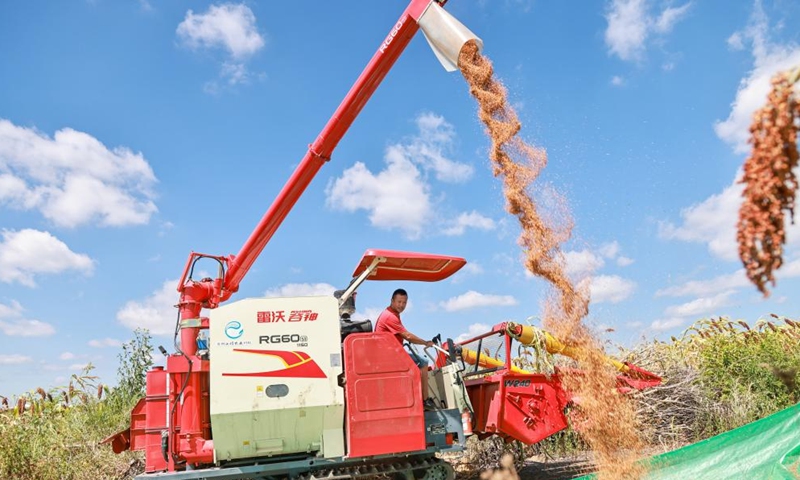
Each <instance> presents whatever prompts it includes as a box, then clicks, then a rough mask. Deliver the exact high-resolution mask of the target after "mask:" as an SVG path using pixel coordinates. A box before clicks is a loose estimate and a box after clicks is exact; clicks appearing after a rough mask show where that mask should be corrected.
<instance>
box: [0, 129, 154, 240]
mask: <svg viewBox="0 0 800 480" xmlns="http://www.w3.org/2000/svg"><path fill="white" fill-rule="evenodd" d="M155 183H156V178H155V175H154V174H153V170H152V169H151V168H150V165H149V164H148V163H147V161H146V160H145V159H144V157H143V156H142V154H141V153H133V152H132V151H131V150H129V149H128V148H125V147H117V148H114V149H112V150H109V149H108V148H107V147H106V146H105V145H103V144H102V143H100V141H98V140H97V139H96V138H94V137H92V136H91V135H88V134H86V133H83V132H78V131H75V130H72V129H71V128H65V129H62V130H59V131H57V132H56V133H55V135H54V136H53V138H52V139H51V138H49V137H48V136H47V135H46V134H43V133H41V132H38V131H36V130H34V129H30V128H24V127H18V126H16V125H14V124H12V123H11V122H9V121H8V120H4V119H0V205H4V204H5V205H8V206H10V207H11V208H15V209H20V210H31V209H37V210H39V211H40V212H41V213H42V215H44V217H45V218H47V219H48V220H50V221H51V222H53V223H54V224H56V225H59V226H62V227H77V226H79V225H83V224H87V223H97V224H99V225H102V226H123V225H139V224H145V223H147V222H148V221H149V220H150V216H151V215H152V214H153V213H155V212H156V211H157V210H158V209H157V208H156V206H155V204H154V203H153V201H152V197H153V193H152V187H153V185H154V184H155Z"/></svg>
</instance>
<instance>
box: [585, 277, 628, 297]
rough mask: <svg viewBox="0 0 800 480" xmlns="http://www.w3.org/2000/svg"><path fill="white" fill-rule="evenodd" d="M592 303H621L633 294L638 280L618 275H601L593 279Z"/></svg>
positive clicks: (591, 289)
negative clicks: (634, 280)
mask: <svg viewBox="0 0 800 480" xmlns="http://www.w3.org/2000/svg"><path fill="white" fill-rule="evenodd" d="M591 282H592V283H591V286H590V292H591V299H592V303H603V302H610V303H619V302H621V301H623V300H625V299H627V298H628V297H630V296H631V294H633V292H634V290H636V282H633V281H631V280H627V279H624V278H622V277H619V276H617V275H599V276H597V277H593V278H592V279H591Z"/></svg>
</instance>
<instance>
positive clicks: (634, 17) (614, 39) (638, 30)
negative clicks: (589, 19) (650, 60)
mask: <svg viewBox="0 0 800 480" xmlns="http://www.w3.org/2000/svg"><path fill="white" fill-rule="evenodd" d="M606 20H608V28H606V33H605V39H606V44H607V45H608V47H609V49H610V50H611V53H613V54H615V55H617V56H618V57H619V58H621V59H623V60H638V59H640V58H641V57H642V56H643V55H644V51H645V39H646V38H647V23H648V21H647V12H646V11H645V3H644V0H614V1H613V2H612V3H611V8H610V10H609V11H608V12H607V14H606Z"/></svg>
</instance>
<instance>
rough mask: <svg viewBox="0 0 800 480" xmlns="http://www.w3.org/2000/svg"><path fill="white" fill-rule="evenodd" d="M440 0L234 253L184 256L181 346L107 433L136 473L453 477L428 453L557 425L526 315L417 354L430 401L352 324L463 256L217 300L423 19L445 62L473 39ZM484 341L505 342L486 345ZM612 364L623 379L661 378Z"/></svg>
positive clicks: (364, 83)
mask: <svg viewBox="0 0 800 480" xmlns="http://www.w3.org/2000/svg"><path fill="white" fill-rule="evenodd" d="M444 4H445V1H444V0H411V2H410V3H409V4H408V6H407V8H406V10H405V11H404V12H403V14H402V15H401V16H400V18H399V20H398V21H397V23H396V24H395V25H394V26H393V27H392V29H391V31H390V32H389V34H388V35H387V37H386V38H385V40H384V41H383V42H382V43H381V45H380V46H379V48H378V51H377V52H376V53H375V55H374V56H373V57H372V60H371V61H370V62H369V64H368V65H367V67H366V68H365V70H364V71H363V72H362V73H361V75H360V76H359V77H358V79H357V80H356V83H355V84H354V85H353V87H352V88H351V90H350V92H349V93H348V94H347V96H346V97H345V99H344V100H343V101H342V103H341V104H340V105H339V107H338V109H337V110H336V112H335V113H334V114H333V116H332V117H331V119H330V120H329V121H328V123H327V125H326V126H325V127H324V129H323V130H322V132H321V133H320V135H319V136H318V137H317V139H316V141H315V142H314V143H313V144H311V145H310V146H309V150H308V153H307V154H306V155H305V157H304V158H303V160H302V161H301V162H300V164H299V165H298V167H297V169H296V170H295V171H294V173H293V174H292V176H291V177H290V178H289V180H288V182H287V183H286V185H285V186H284V187H283V189H282V190H281V192H280V193H279V194H278V196H277V198H276V199H275V201H274V202H273V204H272V205H271V206H270V208H269V210H268V211H267V212H266V214H265V215H264V217H263V218H262V219H261V221H260V222H259V224H258V226H257V227H256V229H255V230H254V231H253V233H252V234H251V235H250V237H249V238H248V239H247V241H246V242H245V244H244V245H243V247H242V248H241V250H240V252H239V253H238V254H237V255H229V256H214V255H206V254H201V253H196V252H192V253H191V254H190V255H189V258H188V260H187V262H186V266H185V268H184V272H183V275H182V277H181V280H180V282H179V284H178V292H180V300H179V302H178V308H179V312H178V325H177V329H178V330H179V331H180V342H177V341H176V345H175V347H176V352H175V353H173V354H170V355H168V356H167V361H166V367H155V368H153V369H152V370H151V371H150V372H148V374H147V386H146V396H145V398H142V399H141V400H140V401H139V403H138V404H137V405H136V407H135V408H134V409H133V411H132V412H131V425H130V428H128V429H126V430H124V431H122V432H119V433H117V434H115V435H112V436H111V437H109V438H108V439H106V442H107V443H110V444H111V445H112V448H113V449H114V451H115V452H117V453H119V452H122V451H125V450H128V449H130V450H144V452H145V473H144V474H142V475H141V476H139V477H137V478H138V479H142V480H144V479H151V478H169V479H186V480H188V479H193V480H194V479H240V478H253V479H276V478H307V479H312V478H327V479H336V478H358V477H366V476H373V475H388V476H394V477H397V478H404V479H414V478H416V479H452V478H454V472H453V469H452V467H451V466H450V465H449V464H447V463H446V462H443V461H442V460H440V459H438V458H437V457H436V454H437V453H439V452H444V451H449V450H459V449H463V447H464V444H465V442H466V437H467V436H468V435H470V434H471V433H477V434H478V435H479V436H481V437H483V436H488V435H500V436H502V437H503V438H505V439H507V440H512V439H517V440H521V441H523V442H526V443H533V442H538V441H540V440H542V439H543V438H546V437H547V436H549V435H552V434H553V433H556V432H558V431H559V430H562V429H564V428H566V419H565V417H564V413H563V412H564V409H565V408H566V407H567V405H568V403H569V402H570V400H571V399H570V396H569V394H568V393H567V392H565V391H564V390H563V389H562V388H561V385H560V383H559V376H558V371H557V370H556V371H554V372H548V373H551V374H550V375H545V374H543V373H537V372H529V371H523V370H520V369H519V368H517V367H514V366H513V365H512V358H511V351H512V350H511V343H512V342H513V341H519V342H521V344H526V342H527V344H531V343H533V341H534V340H533V337H536V338H541V337H542V336H541V335H539V334H537V333H536V332H535V331H533V330H530V327H521V328H518V326H515V325H513V324H500V325H498V326H497V327H495V328H494V329H493V330H492V331H491V332H488V333H487V334H485V335H483V336H481V337H479V338H476V339H473V340H472V341H471V342H472V343H475V342H476V343H477V347H476V348H475V350H471V348H470V347H471V346H472V343H471V342H462V344H461V345H455V344H454V342H453V341H451V340H448V341H447V342H445V343H444V344H442V343H441V342H439V344H438V345H437V346H436V347H434V348H435V351H433V353H434V354H433V355H432V354H431V352H430V351H426V353H427V354H428V355H429V356H430V357H431V358H432V359H434V357H436V358H435V360H436V362H435V367H433V368H431V369H430V370H429V371H428V372H427V374H428V376H429V389H430V391H429V392H427V393H428V395H426V396H431V397H433V398H434V399H435V400H436V404H437V408H436V409H435V410H434V411H425V409H423V405H422V398H423V395H422V392H421V391H420V390H421V386H420V385H421V383H420V378H419V376H420V370H419V369H418V368H417V367H416V365H415V364H414V363H413V362H412V361H411V359H410V357H409V356H408V354H407V353H406V352H405V351H404V350H403V348H401V347H400V346H399V345H398V343H397V342H396V341H395V339H394V337H393V336H391V335H389V334H375V333H372V325H371V322H369V321H363V322H354V321H351V320H350V314H352V313H353V312H354V311H355V297H354V294H355V292H356V290H357V288H358V287H359V286H360V285H361V284H362V283H363V282H364V281H366V280H405V281H408V280H416V281H427V282H432V281H439V280H444V279H446V278H448V277H449V276H451V275H452V274H454V273H455V272H457V271H458V270H459V269H460V268H461V267H463V266H464V265H465V264H466V261H465V260H464V259H462V258H458V257H451V256H443V255H430V254H423V253H409V252H396V251H389V250H367V252H366V253H365V254H364V256H363V258H362V259H361V261H360V262H359V264H358V266H357V267H356V269H355V271H354V273H353V277H352V279H351V280H350V281H349V284H348V287H347V288H346V289H344V290H341V291H338V292H336V294H334V295H323V296H309V297H291V298H248V299H243V300H239V301H236V302H231V303H226V304H225V305H222V303H223V302H225V301H226V300H228V299H229V298H230V297H231V295H232V294H233V293H235V292H236V291H237V290H238V288H239V284H240V282H241V281H242V279H243V278H244V276H245V275H246V274H247V272H248V270H249V269H250V267H251V266H252V265H253V263H254V262H255V260H256V258H258V256H259V255H260V253H261V251H262V250H263V249H264V247H265V245H266V244H267V242H268V241H269V240H270V238H271V237H272V235H273V234H274V233H275V231H276V230H277V228H278V227H279V226H280V224H281V223H282V221H283V220H284V218H285V217H286V215H287V214H288V213H289V211H290V210H291V209H292V207H293V206H294V204H295V203H296V202H297V200H298V198H299V197H300V195H302V193H303V191H304V190H305V189H306V187H307V186H308V185H309V183H310V182H311V180H312V179H313V178H314V176H315V175H316V173H317V172H318V171H319V169H320V168H321V167H322V165H323V164H324V163H325V162H327V161H328V160H330V157H331V154H332V153H333V150H334V149H335V147H336V145H337V144H338V142H339V141H340V140H341V138H342V137H343V136H344V134H345V132H346V131H347V130H348V128H349V127H350V125H351V124H352V123H353V121H354V120H355V118H356V116H357V115H358V113H359V112H360V111H361V109H362V108H363V107H364V105H365V104H366V102H367V101H368V100H369V98H370V96H371V95H372V93H373V92H374V91H375V89H376V88H377V87H378V85H379V84H380V82H381V81H382V79H383V78H384V77H385V75H386V74H387V73H388V71H389V69H390V68H391V66H392V65H393V64H394V62H395V61H396V60H397V58H398V57H399V55H400V54H401V52H402V51H403V50H404V48H405V47H406V46H407V45H408V43H409V41H410V40H411V38H412V37H413V36H414V34H415V33H416V32H417V31H418V30H420V29H421V30H422V31H423V33H424V34H425V38H426V39H427V40H428V42H429V43H430V45H431V46H432V48H433V50H434V53H435V54H436V56H437V58H439V60H440V61H441V62H442V64H443V65H444V66H445V68H447V69H448V70H451V71H452V70H455V69H456V68H457V59H458V54H459V52H460V49H461V47H462V46H463V45H464V43H466V42H467V41H469V40H475V41H477V42H478V43H479V44H480V40H479V39H477V37H475V35H474V34H472V32H470V31H469V30H468V29H467V28H466V27H464V26H463V25H461V24H460V23H459V22H458V21H457V20H456V19H455V18H453V17H452V16H450V15H449V14H448V13H447V12H446V11H445V10H444V8H443V6H444ZM201 259H211V260H212V261H215V262H217V263H218V264H219V274H218V276H217V277H216V278H213V279H212V278H204V279H200V280H195V279H194V278H193V277H192V273H193V272H194V269H195V265H196V263H197V262H198V261H199V260H201ZM203 309H206V311H207V312H208V316H204V315H203V313H205V312H204V311H203ZM176 338H177V334H176ZM551 338H552V337H551ZM552 340H553V341H554V342H557V340H555V339H552ZM491 342H500V343H501V344H503V345H504V347H503V352H504V353H503V354H498V353H494V354H492V355H484V354H483V353H482V352H483V349H484V347H485V346H488V345H489V344H490V343H491ZM548 350H549V347H548ZM556 350H558V351H559V352H563V351H564V348H561V349H556ZM498 351H499V350H498ZM554 351H555V350H554ZM620 365H621V366H622V367H623V368H620V372H621V375H620V388H621V389H626V388H644V387H647V386H651V385H655V384H658V383H659V382H660V379H659V378H658V377H656V376H655V375H653V374H650V373H648V372H645V371H643V370H641V369H638V368H636V367H633V366H631V365H623V364H620Z"/></svg>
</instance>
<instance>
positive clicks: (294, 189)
mask: <svg viewBox="0 0 800 480" xmlns="http://www.w3.org/2000/svg"><path fill="white" fill-rule="evenodd" d="M434 2H436V0H411V2H410V3H409V4H408V6H407V7H406V10H405V11H404V12H403V14H402V15H401V16H400V19H399V20H398V21H397V23H396V24H395V25H394V27H393V28H392V30H391V31H390V32H389V34H388V35H387V37H386V39H385V40H384V41H383V43H382V44H381V45H380V47H379V48H378V51H377V52H375V55H374V56H373V57H372V59H371V60H370V62H369V64H367V66H366V68H365V69H364V71H363V72H362V73H361V75H360V76H359V77H358V79H357V80H356V82H355V84H354V85H353V86H352V87H351V89H350V91H349V92H348V93H347V96H345V98H344V100H343V101H342V103H341V104H340V105H339V108H337V109H336V112H335V113H334V114H333V116H332V117H331V118H330V120H328V123H327V124H326V125H325V127H324V128H323V129H322V132H321V133H320V134H319V136H318V137H317V139H316V140H315V141H314V143H313V144H311V145H310V146H309V149H308V152H307V153H306V155H305V156H304V157H303V160H302V161H301V162H300V164H299V165H298V166H297V168H296V169H295V171H294V173H293V174H292V176H291V177H290V178H289V180H288V181H287V182H286V185H284V187H283V189H282V190H281V191H280V193H279V194H278V196H277V197H276V198H275V201H274V202H273V203H272V205H271V206H270V207H269V210H267V212H266V213H265V214H264V216H263V217H262V218H261V221H260V222H259V223H258V226H256V228H255V230H253V233H252V234H251V235H250V237H249V238H248V239H247V241H246V242H245V243H244V245H243V246H242V248H241V250H239V253H238V254H237V255H231V256H228V257H217V256H209V255H204V254H199V253H195V252H192V253H191V254H190V255H189V260H188V261H187V264H186V268H185V269H184V275H183V277H182V278H181V280H180V283H179V285H178V291H179V292H181V300H180V305H179V307H180V310H181V319H184V320H186V319H193V318H198V317H199V315H200V310H201V309H202V308H203V307H206V308H215V307H216V306H217V305H219V303H220V302H223V301H225V300H227V299H228V298H229V297H230V296H231V295H232V294H233V293H234V292H236V291H237V290H238V289H239V283H240V282H241V281H242V279H243V278H244V276H245V275H247V272H248V271H249V270H250V267H252V266H253V263H254V262H255V261H256V259H257V258H258V256H259V255H260V254H261V251H262V250H263V249H264V247H265V246H266V244H267V242H269V240H270V239H271V238H272V235H273V234H274V233H275V231H276V230H277V229H278V227H279V226H280V224H281V223H282V222H283V220H284V219H285V218H286V215H287V214H288V213H289V211H290V210H291V209H292V207H293V206H294V204H295V203H296V202H297V200H298V198H300V195H302V194H303V192H304V191H305V189H306V187H308V185H309V184H310V183H311V180H312V179H313V178H314V176H315V175H316V174H317V172H318V171H319V169H320V168H321V167H322V165H323V164H324V163H325V162H327V161H328V160H330V157H331V154H332V153H333V150H334V149H335V148H336V145H338V143H339V141H340V140H341V139H342V137H343V136H344V134H345V133H346V132H347V130H348V129H349V128H350V125H352V123H353V121H354V120H355V118H356V116H358V114H359V112H361V109H362V108H363V107H364V105H365V104H366V103H367V101H368V100H369V98H370V97H371V96H372V94H373V93H374V92H375V90H376V89H377V88H378V85H380V83H381V81H382V80H383V78H384V77H385V76H386V74H387V73H388V72H389V70H390V69H391V67H392V65H394V63H395V61H396V60H397V58H398V57H399V56H400V54H401V53H402V52H403V50H404V49H405V47H406V46H407V45H408V43H409V42H410V41H411V38H412V37H413V36H414V34H415V33H417V31H418V30H419V25H418V23H417V21H418V19H419V17H420V16H421V15H422V13H423V12H424V11H425V9H426V8H427V7H428V6H429V5H430V4H431V3H434ZM437 3H439V4H444V2H443V1H439V2H437ZM200 257H211V258H214V259H215V260H218V261H220V262H221V264H224V267H223V269H224V270H227V271H226V272H225V274H224V275H223V278H218V279H217V280H212V279H204V280H201V281H189V279H188V278H187V274H188V272H189V271H190V268H191V265H192V264H193V262H194V261H195V260H196V259H197V258H200ZM221 266H222V265H221Z"/></svg>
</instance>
